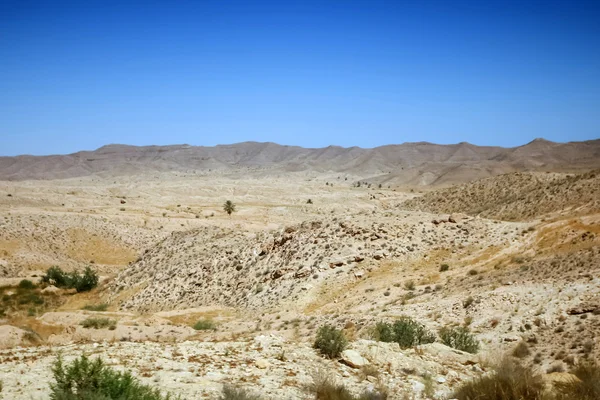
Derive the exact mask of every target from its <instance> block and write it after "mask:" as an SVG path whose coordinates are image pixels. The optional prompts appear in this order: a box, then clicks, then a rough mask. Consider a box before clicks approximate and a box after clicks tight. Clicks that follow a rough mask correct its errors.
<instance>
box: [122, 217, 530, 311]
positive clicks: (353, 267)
mask: <svg viewBox="0 0 600 400" xmlns="http://www.w3.org/2000/svg"><path fill="white" fill-rule="evenodd" d="M446 218H447V217H446ZM457 218H458V217H457ZM424 220H425V221H428V220H427V216H421V217H419V218H413V217H410V216H408V215H407V214H401V213H399V214H391V213H387V214H385V215H380V216H379V217H378V221H377V222H373V219H372V218H370V217H369V216H365V217H364V218H361V217H360V216H353V217H347V218H325V219H324V220H315V221H310V222H304V223H302V224H299V225H294V226H289V227H287V228H285V229H284V230H283V231H274V232H262V233H259V234H247V233H243V232H238V231H234V230H230V229H223V228H213V227H210V228H201V229H196V230H192V231H186V232H174V233H173V234H172V235H171V236H170V237H169V238H167V239H165V240H164V241H162V242H161V243H160V244H158V245H157V246H155V247H153V248H152V249H149V250H148V251H147V252H146V253H145V254H144V255H143V256H142V257H141V258H140V259H139V260H138V261H137V262H136V263H134V264H132V265H131V266H129V267H128V268H126V269H125V270H124V271H123V272H121V273H120V274H119V275H118V276H117V277H116V278H115V279H114V281H113V283H112V291H113V293H114V294H115V298H116V297H118V296H119V293H121V292H122V293H126V294H127V295H126V296H125V297H122V298H121V301H123V302H122V304H121V308H123V309H126V310H137V311H156V310H168V309H177V308H186V307H196V306H200V305H223V306H235V307H250V308H259V307H265V306H275V305H277V304H279V303H281V302H282V301H283V300H287V301H291V302H295V305H296V306H299V305H307V304H308V303H310V302H311V301H312V300H313V299H314V298H316V297H319V296H321V295H317V294H318V293H319V291H320V289H321V287H320V285H321V284H323V283H325V284H329V283H333V284H334V285H335V286H337V287H340V285H342V284H344V283H347V282H354V281H356V280H360V279H362V278H363V277H366V275H367V272H369V271H371V270H377V269H379V268H380V267H382V266H384V265H386V261H387V260H392V259H393V260H395V262H402V263H406V265H410V264H412V263H414V262H418V261H419V260H421V259H423V257H426V258H428V259H430V260H431V259H432V257H434V254H435V253H436V252H437V253H440V254H448V257H450V256H451V255H450V253H449V251H448V250H447V249H451V248H454V249H455V250H454V251H453V252H455V253H456V254H462V253H464V252H466V251H478V249H479V243H480V238H481V237H486V238H487V239H486V240H487V241H488V243H490V244H495V245H498V246H506V245H508V244H509V243H510V240H511V238H513V237H514V236H515V235H518V233H519V232H520V230H519V229H518V227H512V226H511V227H510V228H507V225H502V224H492V223H488V222H487V221H485V220H477V219H473V218H468V217H467V218H466V219H464V220H461V221H460V223H458V222H456V223H450V222H448V223H447V224H441V225H439V226H434V225H432V224H431V223H430V222H429V221H428V222H427V224H425V223H424V222H423V221H424ZM505 229H510V232H504V230H505ZM420 272H421V273H422V272H423V271H420ZM411 273H412V272H407V275H406V276H405V277H406V278H407V279H408V278H409V277H410V274H411ZM416 278H419V277H416ZM132 293H133V295H132ZM321 297H322V296H321Z"/></svg>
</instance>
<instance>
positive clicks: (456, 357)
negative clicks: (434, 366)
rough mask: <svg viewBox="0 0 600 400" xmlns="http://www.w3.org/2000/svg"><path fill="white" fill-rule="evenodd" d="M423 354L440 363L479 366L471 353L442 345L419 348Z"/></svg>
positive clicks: (428, 345) (427, 345)
mask: <svg viewBox="0 0 600 400" xmlns="http://www.w3.org/2000/svg"><path fill="white" fill-rule="evenodd" d="M419 349H420V350H422V351H423V352H425V353H427V354H430V355H432V356H434V357H436V358H438V359H440V362H442V363H443V362H455V363H459V364H463V365H473V364H477V358H476V356H474V355H473V354H471V353H467V352H465V351H460V350H457V349H453V348H452V347H448V346H446V345H444V344H442V343H429V344H424V345H421V346H419Z"/></svg>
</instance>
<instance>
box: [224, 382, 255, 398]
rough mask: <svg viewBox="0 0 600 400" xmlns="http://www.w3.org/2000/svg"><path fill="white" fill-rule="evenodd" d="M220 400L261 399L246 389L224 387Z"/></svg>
mask: <svg viewBox="0 0 600 400" xmlns="http://www.w3.org/2000/svg"><path fill="white" fill-rule="evenodd" d="M220 400H261V397H260V396H257V395H255V394H252V393H250V392H248V391H247V390H246V389H241V388H237V387H235V386H231V385H225V386H223V391H222V392H221V397H220Z"/></svg>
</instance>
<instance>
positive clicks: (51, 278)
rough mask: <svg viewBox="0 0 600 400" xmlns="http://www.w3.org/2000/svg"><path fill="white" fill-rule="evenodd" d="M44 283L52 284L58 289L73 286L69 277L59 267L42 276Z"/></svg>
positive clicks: (52, 268) (50, 269)
mask: <svg viewBox="0 0 600 400" xmlns="http://www.w3.org/2000/svg"><path fill="white" fill-rule="evenodd" d="M42 282H45V283H52V284H54V286H56V287H70V284H71V281H70V277H69V275H68V274H67V273H65V272H64V271H63V270H62V269H60V267H57V266H54V267H50V268H48V270H47V271H46V275H44V276H42Z"/></svg>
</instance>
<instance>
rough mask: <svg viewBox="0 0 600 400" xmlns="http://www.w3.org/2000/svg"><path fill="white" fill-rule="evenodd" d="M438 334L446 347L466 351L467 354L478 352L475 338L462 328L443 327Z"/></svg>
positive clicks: (477, 343)
mask: <svg viewBox="0 0 600 400" xmlns="http://www.w3.org/2000/svg"><path fill="white" fill-rule="evenodd" d="M439 333H440V339H441V341H442V343H444V344H445V345H446V346H450V347H452V348H455V349H457V350H462V351H466V352H467V353H477V351H478V350H479V342H478V341H477V339H476V338H475V336H473V335H472V334H471V333H470V332H469V330H468V329H467V328H465V327H463V326H457V327H444V328H442V329H440V332H439Z"/></svg>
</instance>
